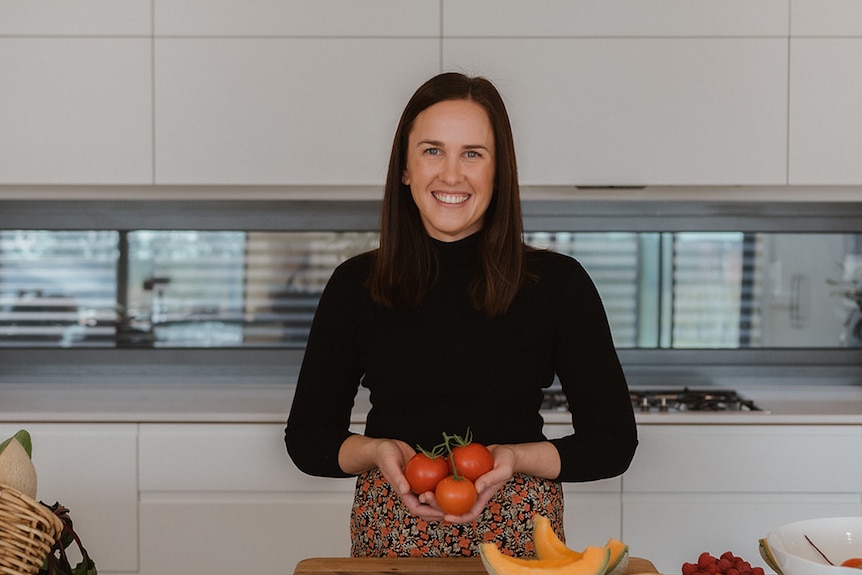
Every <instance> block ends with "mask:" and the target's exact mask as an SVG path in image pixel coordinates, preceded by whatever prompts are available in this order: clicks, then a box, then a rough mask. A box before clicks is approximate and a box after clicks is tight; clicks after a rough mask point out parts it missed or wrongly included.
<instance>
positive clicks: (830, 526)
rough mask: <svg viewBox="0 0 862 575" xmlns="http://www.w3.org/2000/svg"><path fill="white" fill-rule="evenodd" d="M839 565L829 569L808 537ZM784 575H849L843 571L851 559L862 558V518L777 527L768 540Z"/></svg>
mask: <svg viewBox="0 0 862 575" xmlns="http://www.w3.org/2000/svg"><path fill="white" fill-rule="evenodd" d="M806 535H807V536H808V538H809V539H811V541H813V542H814V544H815V545H817V548H818V549H820V551H822V552H823V554H824V555H826V556H827V557H828V558H829V560H830V561H832V562H833V563H835V565H834V566H832V565H829V564H828V563H827V562H826V560H825V559H823V557H822V556H821V555H820V554H819V553H818V552H817V549H815V548H814V547H813V546H812V545H811V543H809V542H808V541H807V540H806V539H805V536H806ZM766 541H767V543H769V548H770V550H771V551H772V554H773V555H774V556H775V561H776V563H778V566H779V567H781V570H782V572H783V573H784V575H849V574H850V573H853V571H850V570H848V569H847V567H840V566H839V565H841V562H842V561H845V560H847V559H849V558H850V557H862V517H821V518H819V519H808V520H805V521H795V522H793V523H786V524H784V525H781V526H779V527H776V528H775V529H773V530H772V531H770V532H769V535H768V536H767V538H766Z"/></svg>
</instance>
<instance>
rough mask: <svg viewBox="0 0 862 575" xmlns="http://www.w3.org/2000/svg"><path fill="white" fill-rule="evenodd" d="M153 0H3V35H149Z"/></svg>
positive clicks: (0, 21) (0, 25) (0, 24)
mask: <svg viewBox="0 0 862 575" xmlns="http://www.w3.org/2000/svg"><path fill="white" fill-rule="evenodd" d="M151 4H152V0H77V1H76V2H57V1H56V0H2V1H0V36H4V35H7V34H8V35H11V36H78V37H80V36H149V35H150V34H151V33H152V30H153V25H152V7H151Z"/></svg>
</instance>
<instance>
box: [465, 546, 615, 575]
mask: <svg viewBox="0 0 862 575" xmlns="http://www.w3.org/2000/svg"><path fill="white" fill-rule="evenodd" d="M479 554H480V556H481V557H482V564H483V565H484V566H485V570H486V571H488V573H489V575H604V573H605V569H606V568H607V566H608V559H609V558H610V550H609V549H607V548H605V547H587V548H586V549H584V552H583V554H582V556H581V557H580V558H578V559H574V558H571V557H567V558H563V559H538V558H535V559H534V558H521V557H509V556H508V555H503V553H502V552H501V551H500V550H499V549H498V548H497V545H496V544H494V543H482V544H481V545H479Z"/></svg>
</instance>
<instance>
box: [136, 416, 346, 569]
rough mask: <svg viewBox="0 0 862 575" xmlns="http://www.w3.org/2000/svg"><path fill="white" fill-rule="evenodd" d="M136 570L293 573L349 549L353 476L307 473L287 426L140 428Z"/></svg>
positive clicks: (146, 425)
mask: <svg viewBox="0 0 862 575" xmlns="http://www.w3.org/2000/svg"><path fill="white" fill-rule="evenodd" d="M140 451H141V464H140V466H141V473H140V477H141V479H140V489H141V575H150V574H152V575H173V574H176V575H188V573H204V572H205V573H208V574H212V575H220V574H224V575H228V574H230V575H233V574H235V573H243V574H247V575H255V574H260V575H272V574H273V573H285V574H289V573H292V572H293V567H294V565H295V564H296V563H297V562H298V561H300V560H301V559H304V558H306V557H312V556H346V555H348V554H349V553H350V547H349V546H350V539H349V532H348V528H349V518H350V508H351V505H352V502H353V487H354V484H355V482H354V480H353V479H328V478H321V477H309V476H307V475H304V474H302V473H300V472H299V471H298V470H297V469H296V468H295V467H294V466H293V464H292V463H291V462H290V459H289V457H288V455H287V451H286V449H285V446H284V425H283V424H144V425H142V426H141V439H140Z"/></svg>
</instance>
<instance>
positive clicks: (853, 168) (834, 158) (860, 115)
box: [790, 38, 862, 185]
mask: <svg viewBox="0 0 862 575" xmlns="http://www.w3.org/2000/svg"><path fill="white" fill-rule="evenodd" d="M790 53H791V55H792V57H791V60H790V183H791V184H805V185H823V184H825V185H859V184H862V162H860V161H859V159H860V158H862V107H860V106H859V102H860V101H862V67H860V66H859V62H860V61H862V38H798V39H792V40H791V43H790Z"/></svg>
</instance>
